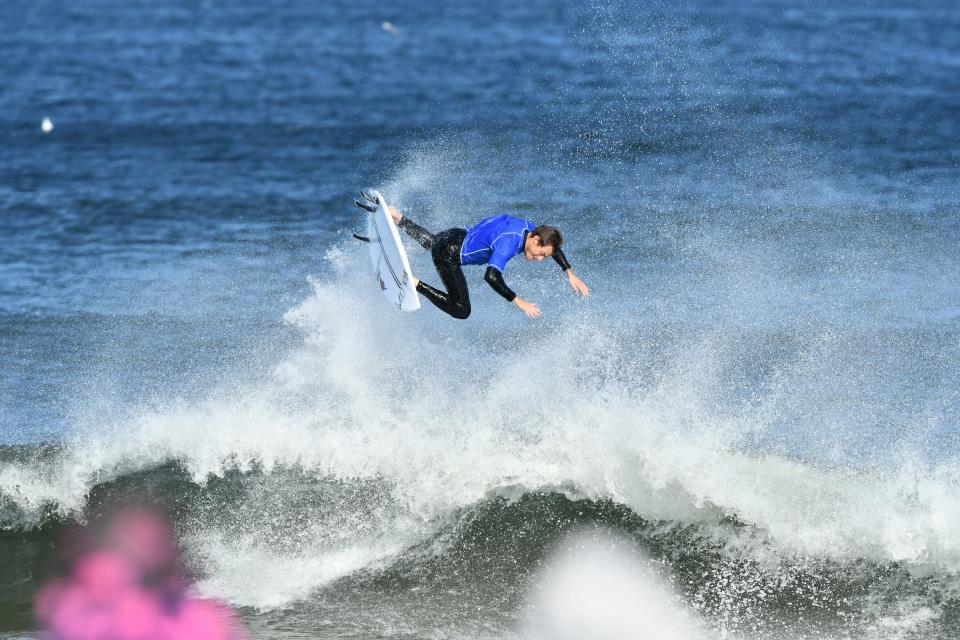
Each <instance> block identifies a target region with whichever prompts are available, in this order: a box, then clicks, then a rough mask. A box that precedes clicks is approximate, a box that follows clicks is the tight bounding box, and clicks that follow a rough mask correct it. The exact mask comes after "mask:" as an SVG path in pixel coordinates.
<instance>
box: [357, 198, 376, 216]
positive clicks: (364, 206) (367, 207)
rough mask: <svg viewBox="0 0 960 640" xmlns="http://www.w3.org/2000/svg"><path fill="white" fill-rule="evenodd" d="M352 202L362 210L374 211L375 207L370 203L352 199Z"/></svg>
mask: <svg viewBox="0 0 960 640" xmlns="http://www.w3.org/2000/svg"><path fill="white" fill-rule="evenodd" d="M353 204H355V205H357V206H358V207H360V208H361V209H363V210H364V211H369V212H370V213H376V211H377V207H376V206H374V205H372V204H367V203H366V202H360V201H359V200H354V201H353Z"/></svg>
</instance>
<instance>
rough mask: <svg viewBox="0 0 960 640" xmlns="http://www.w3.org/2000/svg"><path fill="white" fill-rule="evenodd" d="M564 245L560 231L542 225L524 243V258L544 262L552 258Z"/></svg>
mask: <svg viewBox="0 0 960 640" xmlns="http://www.w3.org/2000/svg"><path fill="white" fill-rule="evenodd" d="M562 244H563V236H562V235H561V234H560V229H557V228H556V227H549V226H547V225H540V226H539V227H537V228H536V229H534V230H533V231H531V232H530V233H528V234H527V240H526V242H524V243H523V256H524V257H525V258H526V259H527V260H543V259H544V258H549V257H550V256H552V255H553V252H554V251H556V250H557V249H559V248H560V245H562Z"/></svg>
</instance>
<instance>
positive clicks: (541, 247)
mask: <svg viewBox="0 0 960 640" xmlns="http://www.w3.org/2000/svg"><path fill="white" fill-rule="evenodd" d="M552 255H553V245H550V244H543V242H542V241H541V240H540V236H527V242H526V243H525V244H524V246H523V257H524V258H526V259H527V260H536V261H538V262H539V261H540V260H543V259H544V258H549V257H550V256H552Z"/></svg>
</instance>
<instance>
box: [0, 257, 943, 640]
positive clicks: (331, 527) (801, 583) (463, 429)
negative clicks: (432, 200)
mask: <svg viewBox="0 0 960 640" xmlns="http://www.w3.org/2000/svg"><path fill="white" fill-rule="evenodd" d="M328 259H329V261H330V264H331V267H330V268H331V270H332V272H333V274H332V275H331V277H329V278H326V279H324V280H317V281H315V282H314V285H313V286H314V291H313V293H312V295H310V296H309V297H307V298H306V299H305V300H304V301H303V302H302V303H300V304H298V305H297V306H295V307H293V308H292V309H290V310H289V311H288V312H287V313H286V316H285V320H286V322H287V323H288V324H289V325H291V326H292V327H294V328H296V329H297V330H298V331H299V332H300V333H301V334H302V336H303V340H302V342H301V344H300V345H299V346H297V347H296V348H294V349H292V350H291V351H290V352H289V353H288V354H287V355H286V356H284V357H283V358H281V359H280V360H279V361H278V362H277V364H276V366H275V367H274V369H273V371H272V373H270V374H269V375H267V376H265V377H264V378H263V379H261V380H258V381H257V382H256V383H255V384H252V385H249V386H236V387H233V388H223V389H221V390H219V391H216V392H211V393H210V395H209V397H207V398H206V399H204V400H201V401H193V400H190V401H187V400H183V401H173V402H168V403H167V404H166V405H164V406H153V407H149V408H141V409H139V410H131V411H130V412H128V413H126V414H124V415H122V416H121V417H118V418H117V420H116V421H115V422H114V423H110V424H103V423H98V424H97V425H95V426H90V427H89V428H87V429H86V430H80V431H78V432H77V434H76V435H75V437H74V440H72V441H69V442H66V443H64V444H62V445H59V446H55V447H54V446H32V445H30V446H21V447H8V448H7V449H5V450H4V451H3V456H4V465H3V467H2V469H3V471H2V474H0V492H2V503H0V504H2V511H0V514H2V517H3V523H2V524H3V527H4V530H5V531H6V533H5V534H4V536H5V540H8V541H15V543H16V544H18V545H21V544H27V546H28V547H29V546H30V545H33V547H31V548H39V547H41V546H42V544H43V542H44V541H45V540H49V539H50V537H51V536H53V535H54V534H53V533H52V532H53V531H55V530H56V529H57V528H58V527H59V526H61V524H60V523H62V522H63V520H64V519H70V518H80V519H84V518H87V517H89V516H90V515H91V514H95V513H97V512H98V511H99V510H101V509H103V508H105V505H108V504H111V503H115V502H122V501H123V500H125V499H137V500H143V499H144V498H143V496H147V497H148V499H149V500H153V501H157V502H160V503H162V504H166V505H167V506H168V508H170V509H171V510H172V511H173V512H174V513H175V514H176V522H177V526H178V529H179V531H180V532H181V541H182V544H183V547H184V549H185V551H186V553H187V555H188V557H189V559H190V562H191V565H192V566H193V567H194V568H195V570H196V571H197V574H198V577H199V583H198V586H199V588H200V589H201V590H202V591H203V592H206V593H210V594H213V595H217V596H219V597H223V598H226V599H228V600H229V601H230V602H232V603H233V604H235V605H237V606H241V607H246V608H247V611H248V612H249V615H250V618H251V620H252V622H251V624H252V625H253V626H254V628H256V625H257V624H263V625H267V627H269V625H271V624H280V623H279V622H277V620H278V619H282V620H287V621H288V622H289V620H288V619H287V617H286V616H287V615H293V616H294V618H295V619H297V620H301V621H313V622H309V623H307V622H304V624H314V623H315V622H316V620H321V619H322V620H326V619H336V620H337V621H338V622H337V623H336V624H338V625H339V624H356V625H360V626H361V627H363V628H365V629H367V631H368V632H370V633H373V631H372V629H376V628H381V627H379V626H378V625H390V624H396V625H401V626H402V624H404V622H403V621H404V620H406V621H407V623H411V622H410V621H411V620H412V619H414V618H416V619H417V620H421V622H422V623H423V624H424V625H426V626H425V627H424V628H433V629H434V630H435V631H437V632H438V633H441V632H443V630H448V631H449V630H451V629H454V628H456V629H461V630H462V629H463V628H466V627H470V625H474V627H475V630H476V632H477V633H478V634H480V635H483V634H482V633H481V631H482V629H484V628H488V627H489V628H494V629H497V628H499V629H508V628H510V626H511V620H512V619H513V617H512V616H513V615H514V612H516V611H517V610H519V609H518V608H520V607H521V606H522V603H523V602H524V601H525V597H526V596H525V591H524V589H525V585H527V584H529V582H530V580H531V579H532V578H531V576H532V575H533V572H534V571H535V570H536V569H537V567H538V566H539V565H540V563H541V562H542V561H543V560H544V558H545V557H546V556H547V555H548V554H549V553H550V552H551V550H552V549H553V548H555V547H556V545H558V544H562V539H563V537H564V535H565V534H567V533H569V532H571V531H573V530H575V529H578V528H581V527H602V528H605V529H613V530H616V531H618V532H620V533H621V534H622V535H625V536H627V537H628V538H629V539H631V540H633V541H634V542H635V544H637V545H638V546H639V547H641V548H643V549H644V550H645V551H646V552H647V553H648V554H650V555H651V556H652V557H653V558H654V559H655V560H656V561H657V562H659V563H660V565H661V567H662V570H663V572H664V574H665V575H666V576H667V577H668V578H669V580H670V581H672V583H673V584H674V585H675V586H676V588H677V589H678V590H679V591H680V593H682V594H683V599H684V603H685V606H687V607H688V608H689V609H691V610H693V611H696V612H698V613H699V614H700V615H702V616H704V618H705V619H706V620H707V621H708V624H712V625H713V626H714V627H715V628H718V629H721V630H727V631H736V632H738V633H744V634H747V635H749V634H751V633H757V634H760V635H763V634H764V633H767V632H771V631H776V632H777V633H781V632H782V633H785V634H787V635H790V634H793V635H798V636H805V635H806V634H807V633H812V632H813V631H811V630H814V631H816V630H819V631H818V632H826V631H829V632H831V633H832V632H836V633H845V632H848V631H850V630H851V629H852V630H854V631H855V632H856V633H858V634H865V635H867V636H869V635H871V634H872V635H875V636H876V637H888V636H884V634H885V633H887V632H889V630H890V629H899V630H900V631H898V633H900V632H902V633H904V634H906V635H905V636H904V637H907V636H909V634H911V633H915V632H916V633H920V632H922V633H923V634H928V633H929V634H933V635H932V636H931V637H938V636H939V635H940V634H946V635H943V637H947V636H948V635H949V634H950V633H955V632H956V629H957V627H956V624H957V623H956V618H955V617H954V616H953V613H952V612H953V610H954V606H955V603H956V600H955V598H956V595H955V594H956V588H957V586H958V583H957V575H958V572H960V467H958V465H957V460H956V458H955V457H953V456H952V455H951V454H950V452H949V451H947V452H944V451H931V449H932V447H931V446H927V447H920V446H918V443H922V442H924V440H923V439H922V437H921V436H925V435H927V434H928V433H929V431H927V430H925V429H924V426H925V425H924V424H921V425H916V426H915V429H916V431H914V432H912V433H913V434H914V437H915V439H913V440H911V438H910V435H911V432H910V431H908V430H905V431H904V433H903V437H901V438H899V439H898V440H897V441H894V442H893V443H886V442H884V441H882V440H881V441H877V440H873V441H872V442H873V445H874V446H873V448H871V449H864V448H859V447H856V448H854V447H851V448H840V450H839V451H837V450H832V449H831V450H826V451H824V450H823V449H820V450H818V449H817V445H816V442H815V441H814V442H811V439H814V440H815V439H816V438H818V437H822V434H823V433H824V430H827V429H831V428H834V425H835V424H836V421H837V420H839V419H841V418H844V419H846V417H847V416H850V415H851V413H850V412H851V411H853V409H851V407H852V406H856V405H855V404H854V403H851V402H850V399H851V398H856V397H858V396H861V397H864V398H867V397H876V393H875V390H873V389H864V388H862V387H861V386H860V385H862V384H864V383H865V382H870V383H872V382H874V381H881V382H882V381H883V380H884V377H883V376H877V375H863V376H861V377H858V378H851V379H848V380H839V381H838V378H837V377H836V371H835V368H836V367H837V365H838V363H844V362H848V361H862V358H863V357H864V355H863V354H870V353H873V354H880V355H881V356H885V357H886V358H888V359H889V361H891V362H893V361H894V359H895V356H896V355H897V354H898V352H897V350H898V349H901V348H903V343H901V342H898V341H896V340H891V339H890V338H891V334H890V333H885V334H884V335H883V339H882V340H881V339H879V338H878V337H877V336H874V335H871V334H870V333H869V332H861V333H856V334H853V335H849V334H847V335H844V334H841V333H834V332H815V333H809V332H806V331H804V330H801V329H796V330H794V331H793V332H791V333H785V332H770V331H765V330H761V329H757V330H751V331H747V330H737V331H717V330H715V329H712V330H708V331H693V330H689V329H677V328H669V327H667V328H665V327H663V326H655V327H650V328H645V327H642V326H641V327H638V326H637V323H636V322H635V319H634V318H632V317H631V316H630V314H628V313H624V314H622V315H621V316H620V317H618V315H617V313H616V312H614V311H613V310H612V308H611V307H608V308H607V309H606V310H605V312H604V313H602V314H600V313H597V311H596V310H595V309H593V308H590V307H587V306H582V307H581V308H578V309H575V310H574V311H573V312H571V313H569V314H567V315H566V316H565V317H564V318H563V320H562V321H561V322H554V323H552V324H551V323H543V324H537V325H532V324H529V323H522V322H520V321H512V320H509V319H508V320H505V321H503V322H499V323H496V322H489V323H485V322H478V323H475V324H465V323H464V324H455V323H452V322H449V321H447V320H446V319H445V318H442V317H440V316H439V314H436V315H433V316H431V315H428V314H421V315H419V316H417V317H416V318H414V317H406V316H401V315H397V314H388V313H385V312H384V310H383V303H382V301H381V300H380V299H379V298H378V297H376V292H371V291H369V288H368V287H364V286H363V283H364V282H365V279H366V277H367V274H366V272H365V264H364V256H363V255H362V253H359V252H356V251H355V250H353V249H349V248H348V249H347V250H346V251H345V250H343V249H341V248H335V249H333V250H332V251H331V252H330V254H329V256H328ZM481 313H484V312H483V311H481ZM511 322H513V324H511ZM504 324H507V326H509V327H510V331H504V330H503V325H504ZM871 350H872V352H871ZM905 357H906V356H905ZM914 357H915V356H914ZM874 361H876V359H875V360H874ZM827 381H832V382H831V384H833V385H834V388H833V389H830V390H829V393H828V392H827V390H826V389H825V388H824V385H825V384H826V383H827ZM844 385H846V386H845V388H841V387H843V386H844ZM871 410H872V413H871V414H870V415H868V416H866V418H864V420H863V422H862V424H864V425H870V424H875V423H876V422H877V421H878V415H879V414H882V413H883V412H886V415H884V416H881V417H882V420H883V421H893V420H894V419H896V420H899V421H900V424H903V422H902V421H903V420H905V419H906V416H908V415H910V412H909V411H905V409H904V400H903V398H897V400H896V401H891V402H890V403H888V404H886V405H882V404H881V405H879V406H873V407H872V408H871ZM920 415H924V414H920ZM929 417H930V415H929V413H928V414H926V418H927V419H929ZM831 421H833V422H831ZM857 424H858V422H857V420H856V419H852V420H848V422H847V423H846V425H847V426H848V428H851V430H850V431H849V433H848V434H847V436H848V437H850V438H851V439H853V440H854V441H856V439H857V438H862V439H866V438H867V436H866V435H863V434H858V433H857V432H856V431H855V430H854V429H852V427H855V426H856V425H857ZM811 452H818V453H820V454H821V455H820V456H819V457H816V456H813V455H811ZM11 544H13V543H11ZM15 555H16V558H17V560H16V563H15V564H16V565H17V566H16V567H15V568H14V569H13V571H14V572H17V571H20V572H23V573H29V572H28V568H27V566H26V565H30V564H31V563H35V562H37V558H36V554H31V553H21V552H18V553H17V554H15ZM370 600H372V601H373V602H375V604H374V605H371V606H373V607H374V610H375V611H377V613H376V614H372V613H370V611H368V610H367V609H366V608H365V607H366V606H367V605H363V606H360V604H359V603H360V602H368V601H370ZM350 603H352V605H355V607H351V604H350ZM378 607H379V608H378ZM472 607H476V610H474V609H473V608H472ZM468 610H469V611H468ZM290 611H293V612H295V613H293V614H289V613H284V614H283V615H281V614H280V612H290ZM364 611H366V613H362V612H364ZM478 612H479V613H478ZM484 612H486V613H484ZM428 613H429V615H428ZM421 615H422V616H424V617H423V618H422V619H421V618H419V617H417V616H421ZM330 616H333V617H332V618H331V617H330ZM365 616H372V618H368V617H365ZM348 621H352V622H348ZM411 624H412V623H411ZM365 625H366V626H365ZM370 625H372V626H370ZM431 625H433V626H431ZM464 625H466V627H465V626H464ZM845 630H846V631H845ZM421 631H422V629H421Z"/></svg>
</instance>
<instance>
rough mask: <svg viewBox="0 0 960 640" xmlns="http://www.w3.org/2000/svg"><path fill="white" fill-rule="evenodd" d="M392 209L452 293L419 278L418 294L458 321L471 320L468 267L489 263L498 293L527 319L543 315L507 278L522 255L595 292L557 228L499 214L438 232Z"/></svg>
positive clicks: (488, 274)
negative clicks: (548, 261) (551, 263)
mask: <svg viewBox="0 0 960 640" xmlns="http://www.w3.org/2000/svg"><path fill="white" fill-rule="evenodd" d="M362 195H363V197H364V198H365V199H367V200H369V201H371V202H373V203H374V204H379V203H378V202H377V201H376V199H375V198H373V197H371V196H368V195H367V194H366V193H364V194H362ZM358 204H360V203H359V202H358ZM361 206H363V205H362V204H361ZM368 210H369V209H368ZM387 211H389V212H390V216H391V217H392V218H393V221H394V222H395V223H396V224H397V226H398V227H400V228H401V229H403V230H404V231H405V232H406V233H407V235H409V236H410V237H411V238H413V239H414V240H416V241H417V242H418V243H419V244H420V246H422V247H423V248H424V249H426V250H427V251H429V252H430V254H431V256H432V257H433V264H434V266H436V268H437V273H438V274H439V275H440V280H441V282H443V286H444V287H446V289H447V290H446V291H441V290H439V289H436V288H434V287H432V286H430V285H428V284H427V283H425V282H423V281H422V280H419V279H417V278H414V284H415V285H416V289H417V292H418V293H419V294H420V295H422V296H423V297H425V298H426V299H427V300H429V301H430V302H432V303H433V304H434V305H435V306H436V307H437V308H438V309H440V310H441V311H443V312H444V313H447V314H449V315H451V316H453V317H454V318H457V319H460V320H466V319H467V317H469V315H470V293H469V291H468V289H467V280H466V278H465V277H464V276H463V269H462V266H463V265H483V264H486V265H487V271H486V273H485V274H484V277H483V279H484V280H486V281H487V284H489V285H490V286H491V287H492V288H493V290H494V291H496V292H497V293H499V294H500V295H501V296H503V298H504V299H506V300H508V301H509V302H512V303H513V304H515V305H516V306H517V307H518V308H519V309H520V310H521V311H523V312H524V313H525V314H527V316H529V317H531V318H536V317H537V316H539V315H540V309H539V308H538V307H537V305H535V304H533V303H532V302H527V301H526V300H524V299H523V298H521V297H520V296H518V295H517V294H516V293H514V292H513V291H512V290H511V289H510V287H508V286H507V283H506V282H504V280H503V270H504V269H505V268H506V266H507V262H508V261H509V260H510V259H511V258H513V257H514V256H517V255H520V254H521V253H522V254H523V255H524V257H525V258H526V259H527V260H536V261H538V262H539V261H540V260H543V259H544V258H553V260H554V261H555V262H556V263H557V264H558V265H559V266H560V268H561V269H563V272H564V273H565V274H566V276H567V281H568V282H569V283H570V286H571V287H572V288H573V290H574V291H575V292H576V293H579V294H581V295H584V296H587V295H589V294H590V289H589V288H588V287H587V285H586V284H585V283H584V282H583V280H581V279H580V278H578V277H577V275H576V274H575V273H574V272H573V269H571V268H570V263H569V262H567V258H566V256H564V255H563V251H562V250H561V248H560V247H561V245H562V244H563V236H562V235H561V233H560V230H559V229H557V228H556V227H550V226H547V225H539V226H538V225H535V224H533V223H532V222H530V221H528V220H524V219H522V218H515V217H513V216H509V215H498V216H491V217H489V218H484V219H483V220H481V221H480V222H478V223H477V224H475V225H473V226H472V227H467V228H466V229H462V228H453V229H446V230H444V231H440V232H439V233H437V234H432V233H430V232H429V231H427V230H426V229H424V228H423V227H421V226H420V225H418V224H417V223H415V222H414V221H413V220H411V219H410V218H408V217H407V216H404V215H403V213H402V212H401V211H400V210H399V209H397V208H396V207H392V206H389V205H388V206H387Z"/></svg>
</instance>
